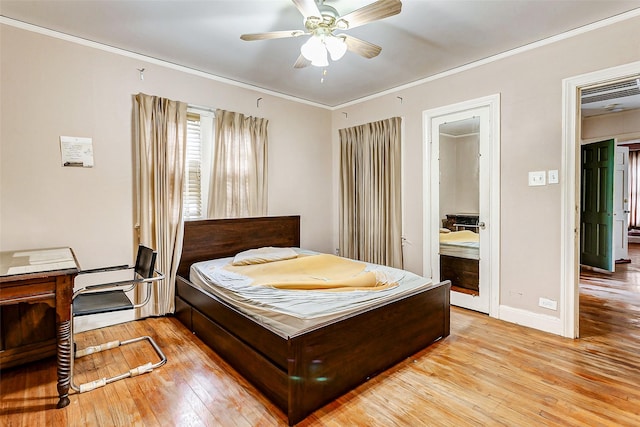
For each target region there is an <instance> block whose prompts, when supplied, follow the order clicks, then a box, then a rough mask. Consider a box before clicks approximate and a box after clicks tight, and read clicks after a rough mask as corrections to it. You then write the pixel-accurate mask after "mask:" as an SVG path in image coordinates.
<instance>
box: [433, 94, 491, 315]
mask: <svg viewBox="0 0 640 427" xmlns="http://www.w3.org/2000/svg"><path fill="white" fill-rule="evenodd" d="M499 104H500V97H499V95H493V96H490V97H486V98H481V99H477V100H472V101H467V102H464V103H460V104H455V105H450V106H447V107H443V108H438V109H433V110H429V111H426V112H425V113H424V123H425V134H424V135H425V148H424V153H425V159H424V184H425V185H424V188H425V196H424V200H425V209H424V214H425V215H424V224H423V226H424V234H425V236H424V268H423V271H424V274H425V275H428V273H429V272H430V273H431V278H432V280H434V281H441V280H451V281H452V291H451V304H452V305H456V306H459V307H463V308H467V309H471V310H475V311H479V312H482V313H487V314H489V315H491V316H493V317H497V311H498V303H499V289H500V287H499V259H500V257H499V253H500V250H499V244H500V238H499V235H500V221H499V217H500V215H499V214H500V201H499V194H500V191H499V190H500V188H499V182H500V179H499V169H500V168H499V164H500V162H499V160H500V156H499V150H500V143H499V142H500V137H499V129H500V128H499V111H500V110H499V108H500V106H499Z"/></svg>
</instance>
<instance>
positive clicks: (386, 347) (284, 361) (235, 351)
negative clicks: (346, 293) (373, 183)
mask: <svg viewBox="0 0 640 427" xmlns="http://www.w3.org/2000/svg"><path fill="white" fill-rule="evenodd" d="M263 246H292V247H299V246H300V217H299V216H286V217H261V218H242V219H221V220H204V221H189V222H186V223H185V230H184V244H183V250H182V258H181V261H180V265H179V268H178V278H177V281H176V317H177V318H178V319H179V320H180V321H181V322H182V323H183V324H184V325H186V326H187V328H189V330H191V331H193V332H194V333H195V334H196V335H197V336H198V337H199V338H200V339H201V340H202V341H203V342H204V343H206V344H207V345H208V346H209V347H211V348H212V349H213V350H214V351H215V352H216V353H218V354H219V355H220V356H221V357H222V358H224V359H225V360H226V361H227V362H228V363H229V364H230V365H231V366H233V367H234V368H235V369H236V370H237V371H238V372H239V373H240V374H242V375H243V376H244V377H245V378H246V379H247V380H248V381H249V382H251V383H252V384H253V385H255V386H256V387H257V388H258V389H259V390H260V391H261V392H262V393H263V394H264V395H265V396H266V397H267V398H269V399H270V400H271V401H272V402H273V403H274V404H275V405H276V406H278V407H279V408H281V409H282V411H284V413H285V414H286V416H287V418H288V421H289V424H290V425H293V424H296V423H298V422H299V421H301V420H303V419H304V418H305V417H306V416H308V415H309V414H311V413H312V412H313V411H315V410H316V409H319V408H320V407H322V406H323V405H325V404H327V403H329V402H331V401H333V400H335V399H336V398H338V397H339V396H341V395H343V394H344V393H346V392H348V391H349V390H351V389H353V388H355V387H357V386H358V385H359V384H362V383H363V382H365V381H366V380H367V379H368V378H370V377H372V376H373V375H376V374H378V373H380V372H382V371H384V370H385V369H387V368H389V367H391V366H393V365H395V364H396V363H397V362H399V361H401V360H402V359H404V358H406V357H409V356H411V355H412V354H414V353H416V352H417V351H419V350H421V349H423V348H425V347H427V346H428V345H430V344H431V343H433V342H435V341H438V340H439V339H441V338H444V337H446V336H448V335H449V289H450V283H449V282H443V283H440V284H438V285H437V286H434V287H431V288H429V289H423V290H421V291H418V292H415V293H412V294H411V295H408V296H404V297H402V298H399V299H396V300H394V301H390V302H387V303H384V304H382V305H380V306H377V307H376V308H369V309H366V310H361V311H359V312H357V313H353V314H349V315H345V316H343V317H342V318H340V319H337V320H334V321H331V322H327V323H325V324H323V325H320V326H318V327H315V328H313V329H311V330H307V331H304V332H302V333H300V334H297V335H294V336H290V337H287V338H283V337H282V336H280V335H278V334H276V333H275V332H273V331H272V330H271V329H269V328H268V327H266V326H264V325H261V324H259V323H256V322H255V321H254V320H252V318H250V317H249V316H247V315H245V314H244V313H242V312H240V311H239V310H238V309H236V308H234V307H232V306H230V305H229V304H227V303H225V302H223V301H222V300H220V299H218V298H216V297H215V296H213V295H211V294H209V293H207V292H206V291H203V290H200V289H198V288H196V287H194V286H193V285H192V284H191V283H190V282H189V280H188V277H189V269H190V267H191V264H193V263H194V262H198V261H204V260H208V259H214V258H220V257H227V256H233V255H235V254H236V253H238V252H241V251H243V250H247V249H251V248H257V247H263Z"/></svg>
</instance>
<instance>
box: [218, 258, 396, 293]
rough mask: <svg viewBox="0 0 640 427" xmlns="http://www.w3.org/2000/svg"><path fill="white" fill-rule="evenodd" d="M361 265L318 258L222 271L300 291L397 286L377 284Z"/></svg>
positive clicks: (334, 259)
mask: <svg viewBox="0 0 640 427" xmlns="http://www.w3.org/2000/svg"><path fill="white" fill-rule="evenodd" d="M365 267H366V265H365V264H364V263H363V262H358V261H353V260H350V259H346V258H341V257H338V256H335V255H329V254H320V255H308V256H299V257H298V258H294V259H288V260H283V261H274V262H268V263H263V264H252V265H239V266H234V265H227V266H225V267H224V268H225V270H228V271H232V272H234V273H238V274H242V275H243V276H247V277H249V278H251V279H253V284H254V285H262V286H271V287H274V288H279V289H300V290H304V289H306V290H311V289H314V290H332V291H341V290H350V291H352V290H381V289H386V288H389V287H392V286H396V285H397V283H378V281H377V280H376V274H375V273H374V272H365V271H364V269H365Z"/></svg>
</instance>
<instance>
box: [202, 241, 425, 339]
mask: <svg viewBox="0 0 640 427" xmlns="http://www.w3.org/2000/svg"><path fill="white" fill-rule="evenodd" d="M294 250H295V251H296V252H298V253H300V254H307V255H308V254H316V253H317V252H313V251H308V250H304V249H299V248H294ZM232 262H233V257H229V258H221V259H217V260H211V261H203V262H198V263H195V264H193V265H192V266H191V272H190V281H191V283H193V284H194V285H196V286H198V287H200V288H201V289H203V290H206V291H207V292H210V293H212V294H214V295H216V296H218V297H220V298H221V299H223V300H224V301H226V302H227V303H229V304H231V305H233V306H234V307H236V308H238V309H240V310H242V311H243V312H244V313H246V314H249V315H250V316H252V317H253V318H254V319H256V320H257V321H259V322H260V323H263V324H265V325H268V326H269V327H270V328H271V329H272V330H274V331H275V332H277V333H279V334H281V335H287V336H291V335H292V334H295V333H298V332H301V331H302V330H305V329H307V328H309V327H312V326H315V325H318V324H320V323H324V322H326V321H329V320H332V319H335V318H338V317H342V316H344V315H347V314H349V313H351V312H354V311H357V310H361V309H364V308H368V307H371V306H375V305H376V304H380V303H381V302H384V301H389V300H392V299H394V298H397V297H398V296H402V295H408V294H411V293H413V292H415V291H416V290H418V289H422V288H425V287H430V286H432V284H431V280H430V279H427V278H424V277H421V276H418V275H417V274H414V273H411V272H408V271H405V270H399V269H396V268H391V267H385V266H381V265H376V264H370V263H365V264H366V268H365V271H375V272H377V273H376V274H381V275H383V276H385V277H386V280H390V281H397V282H398V286H394V287H391V288H386V289H382V290H375V291H370V290H355V291H343V292H327V291H314V290H291V289H275V288H271V287H266V286H256V285H252V284H251V279H249V278H248V277H246V276H242V275H239V274H237V273H233V272H230V271H227V270H225V269H223V267H224V266H225V265H228V264H230V263H232Z"/></svg>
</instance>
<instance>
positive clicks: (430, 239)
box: [423, 94, 500, 317]
mask: <svg viewBox="0 0 640 427" xmlns="http://www.w3.org/2000/svg"><path fill="white" fill-rule="evenodd" d="M483 107H487V108H488V110H489V151H490V152H489V153H488V155H489V162H488V163H489V181H490V182H489V186H488V187H489V193H490V194H489V211H490V213H489V218H483V219H482V220H483V221H484V222H485V223H487V225H488V227H489V242H487V249H488V251H487V252H486V256H487V258H488V260H489V261H488V265H489V272H488V273H487V274H486V275H485V277H487V278H488V279H489V316H491V317H499V306H500V94H494V95H489V96H486V97H482V98H477V99H472V100H468V101H464V102H460V103H456V104H451V105H447V106H444V107H440V108H434V109H430V110H427V111H424V112H423V125H424V133H423V194H424V196H423V275H425V276H428V277H431V278H432V280H435V279H439V268H437V269H436V268H434V266H436V265H439V238H438V236H439V230H440V224H439V217H440V212H439V205H440V202H439V197H440V194H439V182H438V180H436V179H435V178H434V174H435V173H437V172H439V169H438V168H435V167H434V163H433V162H434V161H437V160H438V159H433V155H432V144H433V138H432V131H433V124H432V121H433V120H434V119H437V118H439V117H442V116H446V115H450V114H454V113H461V112H465V111H468V110H475V109H478V108H483ZM483 247H484V246H483ZM434 272H437V273H438V277H435V274H434Z"/></svg>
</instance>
